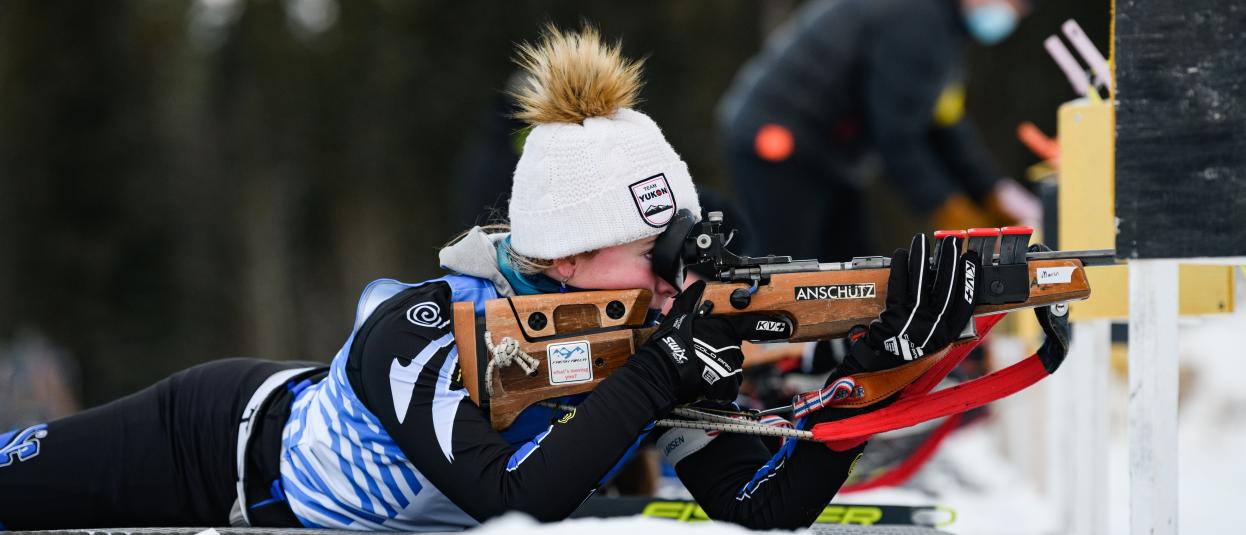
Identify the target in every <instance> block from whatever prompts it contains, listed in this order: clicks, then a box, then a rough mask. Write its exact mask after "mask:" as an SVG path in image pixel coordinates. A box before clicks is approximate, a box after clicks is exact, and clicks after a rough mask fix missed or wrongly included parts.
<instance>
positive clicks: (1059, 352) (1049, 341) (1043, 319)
mask: <svg viewBox="0 0 1246 535" xmlns="http://www.w3.org/2000/svg"><path fill="white" fill-rule="evenodd" d="M1029 250H1030V252H1031V253H1033V252H1038V251H1050V250H1051V248H1050V247H1047V246H1046V245H1043V244H1041V243H1036V244H1034V245H1031V246H1030V249H1029ZM1034 316H1035V317H1036V318H1038V325H1039V326H1040V327H1042V328H1043V334H1044V335H1046V339H1045V340H1043V345H1042V346H1041V347H1039V348H1038V359H1039V360H1040V361H1042V363H1043V369H1045V370H1047V373H1056V368H1059V367H1060V364H1061V363H1063V362H1064V357H1065V356H1066V355H1068V354H1069V343H1070V342H1071V340H1072V338H1073V331H1072V330H1070V329H1069V304H1068V303H1056V304H1054V305H1048V306H1045V307H1038V308H1035V309H1034Z"/></svg>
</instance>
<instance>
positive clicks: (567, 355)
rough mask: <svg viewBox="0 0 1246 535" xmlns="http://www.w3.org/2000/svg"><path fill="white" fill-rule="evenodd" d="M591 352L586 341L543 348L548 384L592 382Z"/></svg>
mask: <svg viewBox="0 0 1246 535" xmlns="http://www.w3.org/2000/svg"><path fill="white" fill-rule="evenodd" d="M592 357H593V350H592V347H590V346H589V345H588V340H579V341H576V342H567V343H563V344H550V345H548V346H546V347H545V360H546V362H548V363H549V384H551V385H565V384H573V383H586V382H588V381H592V380H593V358H592Z"/></svg>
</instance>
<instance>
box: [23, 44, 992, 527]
mask: <svg viewBox="0 0 1246 535" xmlns="http://www.w3.org/2000/svg"><path fill="white" fill-rule="evenodd" d="M519 56H520V64H521V65H522V66H524V67H525V68H526V69H527V70H528V71H529V72H530V73H531V74H532V83H530V84H529V85H527V86H525V87H523V88H522V89H521V90H520V91H519V92H518V94H517V95H516V96H517V100H518V101H519V104H520V109H521V113H520V118H521V119H523V120H525V121H526V122H528V123H529V124H530V125H532V129H531V131H530V132H529V134H528V136H527V138H526V140H525V146H524V151H523V155H522V156H521V157H520V160H519V163H518V165H517V167H516V169H515V174H514V183H513V186H512V191H511V199H510V209H509V218H510V223H509V226H508V227H507V228H498V227H494V228H492V229H483V228H480V227H475V228H473V229H471V230H469V231H468V232H466V233H464V234H463V235H462V236H461V237H460V238H459V239H457V240H456V241H454V242H453V243H451V244H450V245H447V246H446V247H445V248H443V249H442V250H441V253H440V255H439V258H440V261H441V265H442V266H443V268H445V269H446V270H448V271H450V272H451V274H450V275H447V276H445V277H442V278H438V279H434V280H430V281H425V282H423V283H418V284H404V283H399V282H397V281H393V280H390V279H382V280H378V281H375V282H373V283H372V284H371V285H369V286H368V287H367V288H366V289H365V290H364V294H363V296H362V297H361V299H360V301H359V305H358V308H357V316H356V319H355V323H354V328H353V331H352V332H351V335H350V337H349V338H348V339H347V341H346V343H345V344H344V345H343V346H342V348H341V350H340V351H339V352H338V353H337V355H336V356H334V358H333V360H332V362H331V364H330V365H329V366H328V367H324V366H322V365H314V364H313V365H306V364H300V363H293V362H289V361H284V362H278V361H266V360H254V359H229V360H221V361H216V362H212V363H208V364H204V365H200V366H197V367H194V368H191V369H188V370H186V371H183V372H180V373H178V374H175V375H173V376H171V377H169V378H168V379H165V380H164V381H161V382H159V383H157V384H156V385H155V386H153V387H151V388H149V389H146V390H143V391H140V392H138V393H136V394H133V395H131V396H128V397H126V398H123V399H120V400H117V401H115V402H113V403H110V404H107V405H104V406H100V407H96V408H94V409H91V410H88V411H86V412H83V413H79V414H76V415H74V416H70V417H68V418H64V419H61V420H56V421H52V422H49V423H47V424H39V425H35V426H31V427H28V428H25V429H18V430H14V431H12V432H8V433H4V434H0V496H4V497H5V498H4V499H3V500H0V529H2V528H3V527H8V528H12V529H27V528H49V527H62V528H63V527H77V526H83V527H85V526H93V527H108V526H123V525H124V526H166V525H213V526H219V525H225V524H231V525H239V526H245V525H251V526H291V527H298V526H303V527H316V528H331V529H354V530H402V531H445V530H458V529H464V528H468V527H471V526H474V525H475V524H477V523H478V522H481V521H484V520H486V519H489V518H492V517H495V516H498V515H500V514H502V513H505V512H507V511H512V510H514V511H522V512H525V513H528V514H530V515H532V516H534V517H536V518H537V519H540V520H545V521H550V520H558V519H561V518H565V517H566V516H567V515H569V514H570V513H571V512H572V511H573V510H575V509H576V507H577V506H579V504H580V503H582V502H583V501H584V499H585V498H587V497H588V496H590V495H591V494H592V493H593V492H594V489H596V488H597V487H598V486H599V485H601V484H602V482H603V481H604V480H606V479H608V478H609V477H610V476H611V474H612V472H613V467H616V466H617V465H618V464H619V463H620V462H622V460H624V459H626V458H627V457H628V456H629V455H630V453H631V452H632V451H633V449H634V446H635V444H637V443H639V441H641V440H643V439H644V437H645V436H646V435H647V434H648V432H649V431H650V430H651V429H652V427H653V422H654V420H655V419H657V418H659V417H662V416H664V415H665V414H666V413H667V412H668V411H669V409H670V408H671V407H673V406H674V405H676V404H682V403H689V402H694V401H697V400H702V399H709V400H721V401H727V402H729V401H730V400H734V399H735V397H736V393H737V391H738V388H739V385H740V381H739V376H740V373H739V370H740V367H741V365H742V363H743V360H744V356H743V354H742V353H741V351H740V349H739V345H740V342H741V340H743V339H750V340H767V339H783V338H787V337H788V336H790V334H791V330H790V328H791V327H790V325H789V324H787V323H786V322H784V321H781V319H780V318H777V317H773V316H765V315H756V314H754V315H746V314H742V315H737V316H730V317H718V316H706V315H703V314H698V313H696V312H695V311H696V310H697V307H698V304H699V299H700V296H701V293H702V291H703V290H704V284H703V283H697V284H694V285H692V286H691V287H689V288H688V289H685V290H684V291H683V292H682V293H680V294H679V295H678V296H676V294H677V291H676V288H675V286H674V285H673V283H672V282H669V281H666V280H663V279H662V278H660V277H659V276H658V275H656V274H655V272H654V269H653V265H652V259H651V256H650V251H651V249H652V247H653V244H654V242H655V241H656V240H657V238H658V237H659V235H660V234H661V233H662V232H663V231H664V230H665V229H666V226H667V225H668V224H669V222H670V221H671V220H672V218H673V215H674V214H675V213H676V212H677V211H678V210H681V209H686V210H689V211H690V212H691V213H693V214H696V213H699V211H700V203H699V200H698V195H697V191H696V187H695V186H694V184H693V182H692V178H691V176H690V173H689V171H688V167H687V165H686V164H685V163H684V162H683V160H681V159H680V157H679V155H678V154H677V153H676V152H675V151H674V149H673V148H672V147H671V146H670V144H669V143H668V142H667V141H666V139H665V137H664V135H663V134H662V132H661V130H660V129H659V128H658V126H657V125H656V124H655V123H654V122H653V121H652V120H651V119H650V118H649V117H648V116H646V115H644V114H642V113H640V112H638V111H635V110H633V109H631V106H632V105H633V103H634V102H635V100H636V96H637V94H638V91H639V86H640V66H639V64H637V63H633V62H630V61H628V60H625V59H623V58H622V57H621V56H620V54H619V50H618V47H617V46H615V47H611V46H608V45H604V44H602V43H601V42H600V38H599V37H598V34H597V33H596V32H595V31H594V30H592V29H587V30H585V31H584V32H582V33H579V34H574V33H561V32H558V31H556V30H553V29H551V30H549V32H548V33H547V34H546V36H545V38H544V39H543V40H542V41H541V42H540V44H538V45H536V46H529V45H524V46H521V47H520V54H519ZM940 247H942V249H941V251H942V252H943V253H944V254H942V255H941V258H943V259H944V260H945V261H944V262H943V263H942V265H941V266H940V267H939V269H938V270H937V271H930V272H929V273H927V270H928V265H927V263H926V262H925V258H926V256H927V254H926V253H927V251H929V244H928V243H927V242H926V240H925V238H924V237H920V236H919V237H918V238H917V239H915V240H914V242H913V246H912V247H911V248H912V249H917V250H920V251H921V253H916V252H915V254H914V255H913V256H912V257H911V258H912V261H910V257H909V256H908V254H907V252H905V251H904V250H900V251H897V253H896V255H895V256H894V257H893V263H892V266H893V267H892V271H891V279H890V282H889V284H893V285H894V286H892V287H891V292H890V293H889V299H888V303H887V306H886V308H885V310H884V311H883V313H882V315H881V316H880V318H879V319H878V320H877V321H875V322H873V323H872V324H871V326H870V327H869V328H868V329H866V328H862V336H860V337H859V339H858V342H856V343H855V344H854V345H853V351H852V354H851V355H850V356H849V358H847V359H845V362H844V363H843V364H842V365H841V366H840V367H839V368H838V369H837V370H836V372H835V373H834V374H832V378H835V377H836V376H837V375H838V376H843V375H849V374H853V373H858V372H868V371H877V370H882V369H888V368H892V367H895V366H899V365H901V364H903V363H904V362H906V360H905V358H904V357H902V356H901V355H900V354H899V353H897V351H898V350H897V349H895V339H896V338H897V337H898V336H901V334H903V333H902V332H901V331H903V329H901V328H900V326H899V324H900V323H903V324H904V328H905V329H908V332H911V333H915V334H917V336H918V337H921V336H922V334H921V333H925V336H924V339H925V340H926V342H925V343H924V344H923V345H922V346H920V347H918V346H917V345H916V343H913V344H908V345H909V346H911V347H906V348H905V349H904V353H905V354H907V355H909V356H910V358H911V357H912V354H913V351H915V349H914V348H918V349H925V351H926V352H927V354H933V353H936V352H937V351H938V350H939V349H940V348H942V347H945V346H947V345H948V344H950V343H951V342H952V341H953V340H954V339H955V338H956V337H957V334H958V333H959V332H961V330H962V328H963V326H964V325H965V323H966V322H967V321H968V320H969V318H970V314H971V305H970V304H969V303H971V302H972V299H969V300H968V301H964V300H960V299H954V300H951V301H952V304H951V306H950V307H949V306H948V304H947V303H948V301H947V300H944V301H943V302H944V306H945V307H946V310H944V311H937V310H936V311H933V312H938V319H935V320H934V321H933V322H929V321H925V320H924V319H922V318H926V317H927V316H929V317H930V318H934V317H935V314H933V313H930V314H927V312H931V311H929V310H927V308H929V307H930V306H932V305H931V304H932V303H934V302H935V299H934V298H933V296H934V295H936V294H937V295H945V294H946V295H961V294H962V292H965V291H966V289H967V288H969V287H966V286H965V283H964V273H965V272H966V271H968V270H970V269H973V268H974V266H973V265H970V264H972V263H974V262H976V261H977V260H976V254H975V253H972V252H970V253H966V255H965V256H961V257H958V256H957V255H956V254H953V251H954V250H956V249H957V248H958V244H957V243H956V240H955V239H954V238H947V239H945V240H944V241H943V242H941V243H940ZM958 261H960V262H964V263H965V266H964V269H961V268H960V264H958V263H957V262H958ZM923 276H924V277H928V278H925V279H922V277H923ZM921 280H926V281H930V280H934V281H935V282H934V284H933V285H931V284H921V283H920V282H919V281H921ZM909 281H913V282H909ZM578 289H646V290H649V291H650V292H652V295H653V297H654V300H653V301H652V303H651V306H652V307H654V308H655V309H656V308H660V307H662V305H664V304H665V302H666V301H668V300H670V299H671V298H674V299H673V303H672V305H671V307H670V312H669V313H668V314H667V315H666V316H665V317H664V318H663V319H662V320H661V322H660V323H658V325H657V331H656V332H655V334H654V335H653V336H652V337H651V338H650V339H649V340H648V341H647V342H645V343H644V344H642V345H641V346H640V348H639V349H638V351H637V352H636V354H634V355H632V356H631V358H630V359H629V360H628V362H627V364H626V365H625V366H623V367H622V368H620V369H619V370H617V371H615V372H613V373H612V374H611V375H610V376H609V377H607V378H606V379H605V380H603V381H602V382H601V383H599V384H598V385H597V386H596V388H595V389H594V390H593V392H592V393H590V394H586V395H581V396H576V397H575V398H576V399H565V398H564V399H562V400H561V401H563V402H564V403H576V402H578V405H577V406H576V407H575V409H573V410H571V411H569V412H565V413H564V412H563V411H561V410H558V409H553V408H547V407H543V406H538V407H534V408H530V409H528V410H526V411H525V412H524V413H523V414H521V415H520V417H519V419H518V420H517V421H516V422H515V423H514V424H513V425H512V426H511V427H509V428H508V429H507V430H506V431H505V432H502V433H498V432H496V431H495V430H494V429H493V428H492V425H491V423H490V420H489V417H488V415H487V413H486V412H485V411H484V410H482V409H481V408H480V407H478V406H477V405H475V404H474V403H473V402H472V401H471V399H470V398H469V397H468V394H467V391H466V389H464V388H463V386H462V380H463V378H461V377H460V374H459V373H458V367H457V363H458V352H457V348H456V345H455V341H454V336H453V334H454V333H453V326H452V325H451V320H450V318H449V313H450V311H451V308H452V306H453V303H454V302H464V301H466V302H473V303H475V305H476V308H477V311H480V310H481V309H482V307H483V304H484V302H485V301H487V300H489V299H494V298H497V297H505V296H514V295H531V294H542V293H553V292H568V291H576V290H578ZM966 295H970V296H972V291H969V293H968V294H966ZM916 303H926V305H925V306H921V307H919V306H918V305H917V304H916ZM962 303H963V304H962ZM918 312H921V314H918ZM944 312H946V314H945V313H944ZM914 317H917V318H918V319H917V320H913V319H912V318H914ZM906 319H908V321H906ZM759 322H764V323H765V324H766V327H762V326H761V325H759ZM776 322H779V323H781V324H782V326H783V327H782V328H780V329H779V332H774V331H772V330H771V329H772V328H773V327H772V326H773V325H774V324H776ZM888 333H890V334H888ZM897 333H900V334H897ZM888 336H890V337H891V338H890V340H891V343H890V345H891V349H884V345H885V344H884V338H885V337H888ZM498 342H499V344H500V345H501V346H506V345H507V344H506V342H505V341H504V340H499V341H498ZM694 343H695V349H694ZM720 348H721V349H720ZM495 354H496V352H495ZM856 412H857V411H856V410H854V409H825V410H822V411H819V412H816V413H814V414H812V415H810V416H809V417H808V418H806V419H803V420H802V421H801V422H800V423H799V424H798V425H799V426H801V427H802V428H806V429H807V428H808V427H810V426H812V425H815V424H817V423H819V422H824V421H829V420H832V419H837V418H843V417H845V416H848V415H851V414H855V413H856ZM659 443H660V444H664V447H663V448H662V449H663V451H664V453H666V454H667V455H668V459H671V462H672V464H674V465H675V467H676V471H677V472H678V474H679V477H680V479H681V480H682V481H683V483H684V484H685V485H686V486H687V488H688V489H689V490H690V491H691V493H692V494H693V496H694V497H695V498H696V500H697V501H698V503H700V504H701V506H702V507H703V508H704V509H705V511H706V512H707V513H708V514H709V515H710V516H711V517H713V518H717V519H723V520H729V521H732V522H737V523H740V524H744V525H747V526H752V527H758V528H796V527H802V526H808V525H809V524H810V523H812V522H813V521H814V519H816V518H817V516H818V514H819V513H821V512H822V510H823V508H824V507H825V505H826V504H827V503H828V502H829V501H830V499H831V497H832V496H833V495H834V494H835V493H836V491H837V489H838V488H839V486H840V485H841V484H842V483H843V481H844V479H845V478H846V477H847V475H848V473H849V471H850V470H851V466H852V464H853V463H854V462H855V460H856V459H857V458H858V456H859V455H860V453H861V451H862V450H863V448H864V446H863V441H851V443H844V444H837V445H835V446H834V447H828V446H827V445H824V444H821V443H815V442H808V441H794V440H793V441H788V443H787V444H786V445H785V446H784V447H783V448H782V449H781V450H779V451H778V452H774V451H770V450H769V449H767V448H766V447H765V445H764V444H763V443H762V442H761V440H760V439H759V438H758V437H756V436H745V435H728V434H722V435H719V434H718V433H710V432H706V431H702V430H685V429H672V430H671V431H668V432H666V433H664V434H663V435H662V437H661V438H660V439H659Z"/></svg>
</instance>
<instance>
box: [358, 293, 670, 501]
mask: <svg viewBox="0 0 1246 535" xmlns="http://www.w3.org/2000/svg"><path fill="white" fill-rule="evenodd" d="M424 302H432V303H435V304H436V305H437V306H438V309H439V310H445V311H449V310H451V303H450V289H449V287H448V286H447V285H446V284H444V283H440V282H437V283H431V284H426V285H424V286H420V287H418V288H413V289H411V290H407V291H405V292H403V293H400V294H398V295H396V296H394V297H393V298H391V299H390V300H389V301H387V302H385V303H384V304H382V305H381V306H380V307H379V308H378V309H377V311H376V312H374V313H373V314H372V316H371V317H369V319H368V320H367V321H366V322H365V323H364V325H363V326H361V327H360V329H359V332H358V334H357V335H356V339H355V341H354V344H353V346H352V349H351V351H350V354H349V359H348V361H347V376H348V377H349V379H350V381H351V386H352V388H353V389H354V390H355V392H356V394H357V395H358V397H359V398H360V399H361V400H362V401H363V402H364V404H365V405H366V406H367V407H368V409H369V410H370V411H372V412H373V414H375V415H377V417H378V418H380V420H381V423H382V424H383V425H384V427H385V430H386V431H387V432H388V433H389V435H390V436H391V437H392V438H393V439H394V440H395V442H397V444H398V446H399V447H400V448H401V449H402V451H403V453H404V454H405V455H406V456H407V458H408V459H409V460H410V461H411V463H412V464H413V465H414V466H415V467H416V468H417V469H418V470H419V471H420V472H421V473H422V474H423V475H424V476H425V477H427V478H428V480H429V481H430V482H431V483H432V484H433V485H434V486H436V487H437V489H438V490H440V491H441V492H442V493H444V494H445V495H446V496H447V497H448V498H450V500H451V501H453V502H454V503H455V504H456V505H458V506H459V507H460V508H461V509H463V510H464V511H465V512H467V513H468V514H470V515H472V517H474V518H476V519H477V520H481V521H483V520H485V519H487V518H490V517H493V516H497V515H500V514H502V513H504V512H506V511H510V510H517V511H522V512H525V513H527V514H530V515H532V516H533V517H535V518H537V519H539V520H543V521H552V520H559V519H562V518H565V517H566V516H568V515H569V514H571V512H572V511H573V510H575V508H576V507H577V506H578V505H579V504H580V503H581V502H582V501H583V500H584V499H585V498H587V497H588V496H589V495H590V494H591V493H592V491H593V490H594V489H595V488H596V487H597V486H598V485H599V484H600V480H601V478H602V477H603V476H604V475H605V474H607V472H608V471H609V470H610V468H611V467H612V466H614V464H615V463H616V461H618V459H619V458H620V457H621V456H622V455H623V454H624V453H625V452H626V451H627V449H628V448H629V447H630V446H631V445H632V443H633V442H634V441H635V440H636V438H637V437H638V436H639V435H640V433H641V432H642V431H643V430H644V429H645V427H646V426H647V425H648V424H649V423H650V422H651V421H652V420H653V419H654V418H655V417H657V416H658V415H659V414H660V413H662V412H664V411H666V410H668V409H669V407H670V406H671V405H672V404H673V403H674V398H673V394H672V392H673V388H671V386H670V381H671V380H672V378H671V377H669V376H666V375H665V374H664V372H663V371H662V369H661V368H659V367H655V366H652V364H654V363H639V364H637V363H634V362H629V363H628V365H627V366H624V367H623V368H621V369H620V370H618V371H616V372H615V373H613V374H611V376H610V377H608V378H607V379H606V380H604V381H602V382H601V384H599V385H598V386H597V388H596V389H595V390H594V391H593V393H592V394H591V395H589V396H588V398H587V399H585V401H584V402H583V403H582V404H580V405H579V406H578V408H577V409H576V410H575V411H574V412H573V413H571V416H570V417H569V418H567V417H564V418H561V419H559V420H558V421H556V422H551V424H550V426H549V428H548V429H547V430H545V431H544V432H542V433H540V434H538V435H537V436H536V437H535V438H534V439H533V440H532V441H530V442H528V443H526V444H522V445H520V446H519V447H517V448H516V447H513V446H511V445H510V444H508V443H507V441H506V440H504V439H503V438H502V436H501V435H499V434H498V433H497V432H496V431H494V430H493V428H492V427H491V425H490V423H489V420H488V418H487V416H486V414H485V413H484V412H483V411H482V410H481V409H480V408H479V407H477V406H476V405H475V404H473V403H472V402H471V400H470V399H469V398H467V397H466V396H467V394H466V391H465V390H463V389H461V388H460V389H454V387H453V386H452V385H451V382H450V381H449V380H448V378H449V376H450V374H452V373H453V371H452V370H454V369H456V368H457V366H456V365H455V364H456V363H455V362H448V360H450V359H457V351H455V346H454V344H453V338H452V330H451V327H450V326H449V325H448V323H449V322H448V321H445V324H442V325H440V327H425V326H420V325H417V324H415V323H413V322H412V321H410V320H409V319H408V318H407V314H406V311H407V310H409V309H411V308H412V307H414V306H416V305H418V304H420V303H424ZM439 321H440V320H439ZM434 323H435V322H434ZM448 336H449V337H450V338H446V337H448ZM426 351H432V352H433V353H432V354H431V356H429V353H425V352H426ZM421 353H424V354H423V355H421ZM421 356H422V357H423V358H424V359H427V360H424V361H423V362H424V364H423V366H422V369H421V370H420V371H419V373H418V377H417V378H416V379H415V381H414V385H413V386H412V385H410V380H409V379H406V380H405V383H404V379H403V378H402V377H400V376H401V375H402V374H395V373H394V370H396V369H398V367H407V366H411V365H412V362H413V357H414V361H416V362H417V363H418V362H419V361H421ZM645 356H646V355H644V354H642V355H638V356H636V357H633V358H632V359H631V360H632V361H637V360H638V359H641V358H643V357H645ZM406 369H409V368H406ZM409 373H410V372H408V374H409ZM407 377H410V375H407ZM403 388H406V389H411V392H412V394H411V396H410V400H409V402H408V403H407V404H406V405H405V411H404V410H402V409H403V408H404V407H403V405H402V404H401V403H400V402H399V403H397V404H396V403H395V402H394V401H393V400H394V399H399V400H402V399H403V397H402V395H401V392H399V393H397V394H398V395H396V393H395V392H394V390H400V389H403ZM400 413H402V414H401V416H400Z"/></svg>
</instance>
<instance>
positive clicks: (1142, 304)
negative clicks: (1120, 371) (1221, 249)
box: [1129, 259, 1178, 535]
mask: <svg viewBox="0 0 1246 535" xmlns="http://www.w3.org/2000/svg"><path fill="white" fill-rule="evenodd" d="M1177 284H1178V281H1177V262H1176V261H1175V260H1166V259H1160V260H1135V261H1132V262H1130V264H1129V298H1130V301H1129V309H1130V310H1129V531H1130V533H1133V534H1135V535H1143V534H1150V535H1159V534H1175V533H1176V532H1177V303H1178V292H1177Z"/></svg>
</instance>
